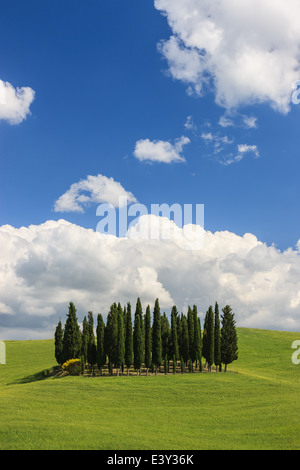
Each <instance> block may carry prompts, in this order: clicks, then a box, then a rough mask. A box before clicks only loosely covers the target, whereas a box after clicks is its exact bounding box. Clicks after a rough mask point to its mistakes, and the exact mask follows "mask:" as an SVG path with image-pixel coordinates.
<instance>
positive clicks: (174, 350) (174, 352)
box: [170, 305, 180, 361]
mask: <svg viewBox="0 0 300 470" xmlns="http://www.w3.org/2000/svg"><path fill="white" fill-rule="evenodd" d="M177 316H178V310H177V308H176V306H175V305H174V306H173V308H172V311H171V354H170V355H171V356H172V357H174V356H175V360H176V361H178V360H179V359H180V355H179V346H178V337H177Z"/></svg>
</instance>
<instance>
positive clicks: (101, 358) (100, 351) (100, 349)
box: [97, 313, 106, 375]
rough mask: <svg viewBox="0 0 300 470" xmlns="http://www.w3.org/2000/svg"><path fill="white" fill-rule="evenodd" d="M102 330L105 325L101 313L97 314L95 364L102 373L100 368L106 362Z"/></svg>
mask: <svg viewBox="0 0 300 470" xmlns="http://www.w3.org/2000/svg"><path fill="white" fill-rule="evenodd" d="M104 330H105V325H104V321H103V318H102V315H101V313H99V314H98V316H97V365H98V368H99V371H100V375H102V368H103V366H104V365H105V363H106V357H105V350H104Z"/></svg>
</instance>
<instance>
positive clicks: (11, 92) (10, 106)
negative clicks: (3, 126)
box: [0, 80, 35, 124]
mask: <svg viewBox="0 0 300 470" xmlns="http://www.w3.org/2000/svg"><path fill="white" fill-rule="evenodd" d="M34 96H35V92H34V90H32V88H29V87H22V88H14V87H13V86H12V85H11V84H10V83H9V82H4V81H2V80H0V119H2V120H5V121H8V122H9V123H10V124H19V123H20V122H22V121H23V120H24V119H26V117H27V116H28V114H30V109H29V108H30V105H31V103H32V102H33V100H34Z"/></svg>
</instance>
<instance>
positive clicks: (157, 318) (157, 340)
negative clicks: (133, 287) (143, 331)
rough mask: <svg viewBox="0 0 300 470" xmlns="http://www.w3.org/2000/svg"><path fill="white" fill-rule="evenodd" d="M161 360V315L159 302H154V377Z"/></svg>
mask: <svg viewBox="0 0 300 470" xmlns="http://www.w3.org/2000/svg"><path fill="white" fill-rule="evenodd" d="M161 360H162V342H161V315H160V307H159V300H158V299H156V300H155V305H154V311H153V334H152V361H153V364H154V366H155V375H157V367H159V366H160V365H161Z"/></svg>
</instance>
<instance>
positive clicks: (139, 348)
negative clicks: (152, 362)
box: [133, 315, 143, 373]
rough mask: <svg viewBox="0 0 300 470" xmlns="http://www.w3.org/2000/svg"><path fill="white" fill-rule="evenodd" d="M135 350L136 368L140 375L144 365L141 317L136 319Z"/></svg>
mask: <svg viewBox="0 0 300 470" xmlns="http://www.w3.org/2000/svg"><path fill="white" fill-rule="evenodd" d="M133 350H134V368H135V369H136V371H137V373H139V371H140V369H141V367H142V363H143V337H142V329H141V317H140V315H136V316H135V319H134V334H133Z"/></svg>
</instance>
